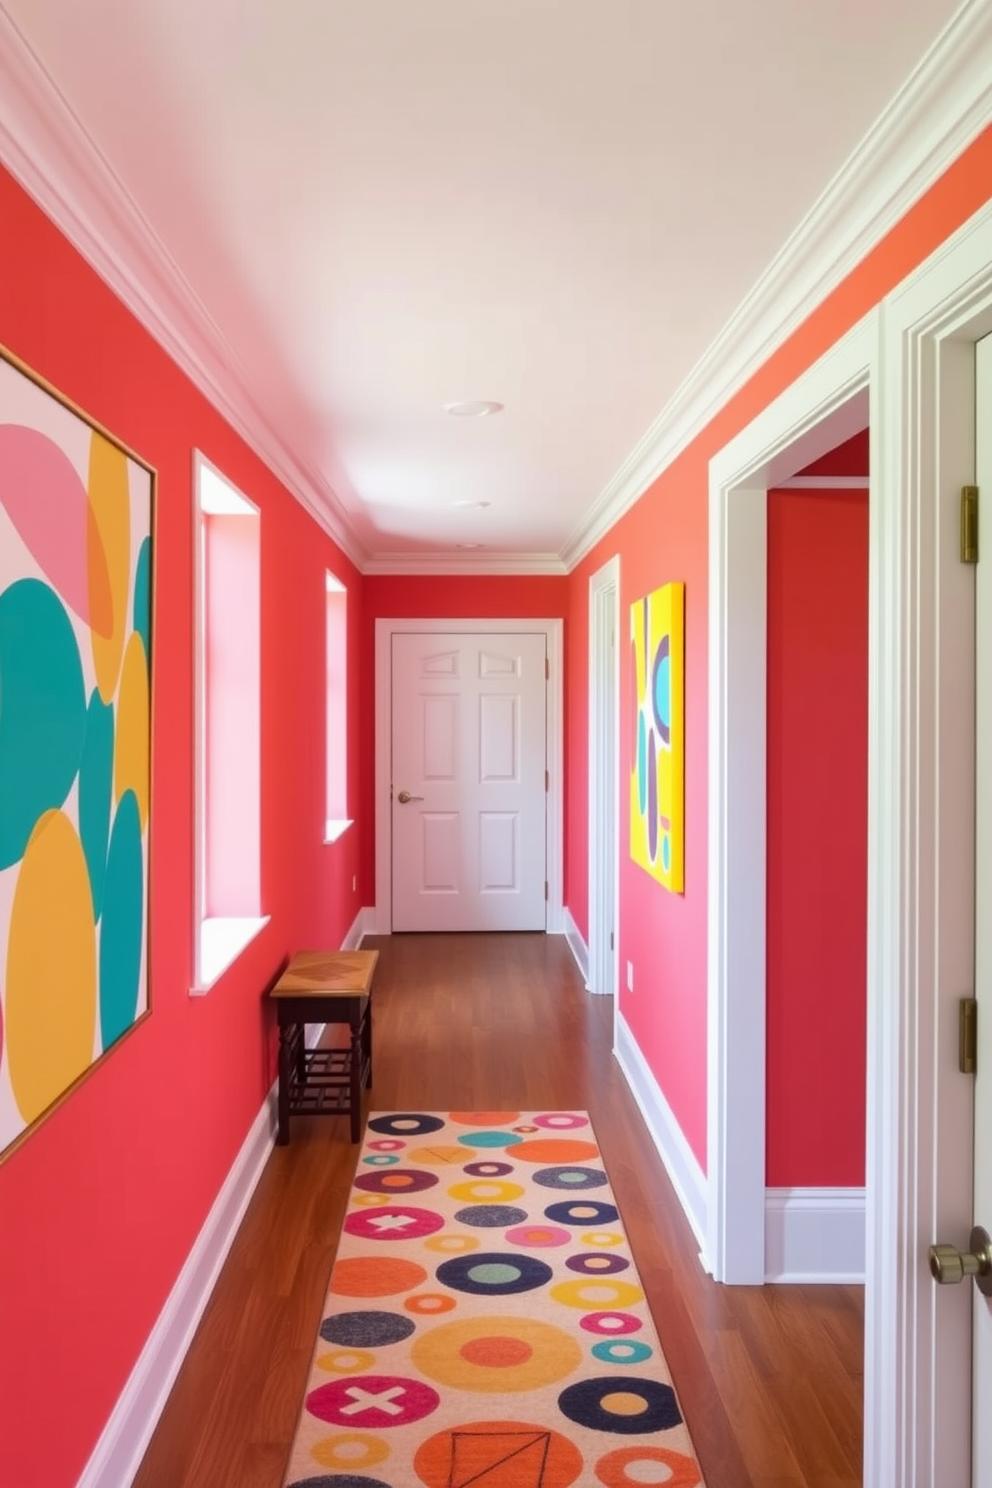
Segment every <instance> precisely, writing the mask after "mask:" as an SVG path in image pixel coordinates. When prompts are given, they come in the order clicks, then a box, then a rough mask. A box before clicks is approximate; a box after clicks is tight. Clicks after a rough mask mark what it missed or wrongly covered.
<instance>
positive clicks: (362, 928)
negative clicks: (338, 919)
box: [341, 906, 376, 951]
mask: <svg viewBox="0 0 992 1488" xmlns="http://www.w3.org/2000/svg"><path fill="white" fill-rule="evenodd" d="M375 933H376V932H375V909H374V908H372V907H370V906H366V907H365V908H364V909H360V910H359V911H358V913H357V915H356V916H355V918H354V919H353V920H352V922H351V926H350V928H349V930H348V933H347V935H346V936H345V938H344V940H343V941H342V942H341V949H342V950H343V951H357V950H358V947H359V946H360V945H361V943H362V941H363V939H364V938H365V936H366V935H374V934H375Z"/></svg>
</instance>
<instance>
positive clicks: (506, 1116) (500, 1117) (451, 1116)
mask: <svg viewBox="0 0 992 1488" xmlns="http://www.w3.org/2000/svg"><path fill="white" fill-rule="evenodd" d="M519 1115H520V1112H519V1111H449V1112H448V1120H449V1121H453V1122H454V1123H455V1125H456V1126H506V1125H508V1124H509V1122H511V1121H516V1119H517V1117H518V1116H519Z"/></svg>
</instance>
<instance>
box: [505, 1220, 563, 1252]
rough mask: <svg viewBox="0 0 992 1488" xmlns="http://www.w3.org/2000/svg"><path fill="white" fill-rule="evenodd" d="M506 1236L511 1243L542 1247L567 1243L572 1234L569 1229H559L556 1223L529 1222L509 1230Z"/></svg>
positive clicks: (535, 1247)
mask: <svg viewBox="0 0 992 1488" xmlns="http://www.w3.org/2000/svg"><path fill="white" fill-rule="evenodd" d="M506 1238H507V1240H509V1242H510V1244H511V1245H526V1246H528V1247H529V1248H532V1249H541V1248H543V1247H544V1246H546V1245H567V1244H568V1242H569V1241H570V1240H571V1238H572V1236H571V1234H570V1233H569V1231H568V1230H559V1229H557V1228H556V1227H555V1226H554V1225H542V1224H528V1225H517V1226H516V1228H515V1229H512V1230H507V1232H506Z"/></svg>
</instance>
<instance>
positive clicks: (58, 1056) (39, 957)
mask: <svg viewBox="0 0 992 1488" xmlns="http://www.w3.org/2000/svg"><path fill="white" fill-rule="evenodd" d="M96 990H97V976H96V930H95V927H94V924H93V898H92V895H91V893H90V883H89V876H88V873H87V869H86V858H85V856H84V854H83V849H82V844H81V843H80V841H79V837H78V835H77V833H76V829H75V827H74V826H73V825H72V822H71V821H70V820H69V818H68V817H67V816H65V815H63V813H62V812H61V811H46V812H45V814H44V815H43V816H41V817H39V819H38V823H37V825H36V826H35V828H34V831H33V832H32V833H31V836H30V838H29V840H28V845H27V848H26V849H25V853H24V858H23V861H22V863H21V871H20V873H19V875H18V878H17V885H16V887H15V889H14V899H13V904H12V905H11V912H10V936H9V941H8V946H7V986H6V1047H7V1060H8V1068H9V1070H10V1083H11V1087H12V1089H13V1092H14V1100H15V1101H16V1103H17V1109H18V1111H19V1112H20V1114H21V1116H22V1118H23V1120H24V1122H25V1124H28V1123H30V1122H32V1121H34V1120H35V1119H36V1117H38V1116H40V1115H41V1113H42V1112H43V1111H44V1110H46V1109H47V1107H48V1106H50V1105H51V1104H52V1102H53V1101H54V1100H55V1099H56V1098H57V1097H58V1096H60V1095H61V1094H62V1093H63V1092H64V1091H65V1090H67V1089H68V1087H69V1086H70V1085H71V1084H72V1083H73V1081H74V1080H76V1079H77V1078H78V1077H79V1076H80V1075H81V1074H82V1073H83V1071H84V1070H86V1069H87V1068H88V1067H89V1065H90V1064H91V1063H92V1060H93V1036H94V1030H95V1027H96Z"/></svg>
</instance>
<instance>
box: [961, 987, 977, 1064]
mask: <svg viewBox="0 0 992 1488" xmlns="http://www.w3.org/2000/svg"><path fill="white" fill-rule="evenodd" d="M977 1066H978V1003H977V1002H976V1001H975V999H974V998H973V997H962V998H961V1001H960V1003H959V1004H958V1068H959V1069H960V1071H961V1073H962V1074H963V1075H973V1074H974V1073H975V1070H976V1068H977Z"/></svg>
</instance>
